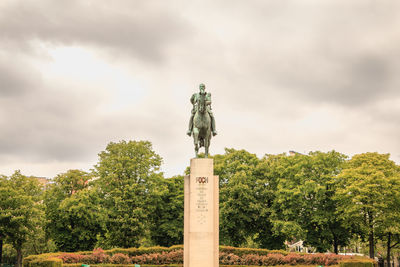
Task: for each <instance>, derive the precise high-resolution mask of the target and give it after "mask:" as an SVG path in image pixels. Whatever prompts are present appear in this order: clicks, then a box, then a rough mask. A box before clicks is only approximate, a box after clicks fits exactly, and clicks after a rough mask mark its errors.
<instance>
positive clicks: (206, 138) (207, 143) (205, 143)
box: [204, 130, 211, 158]
mask: <svg viewBox="0 0 400 267" xmlns="http://www.w3.org/2000/svg"><path fill="white" fill-rule="evenodd" d="M210 134H211V133H210V131H209V130H208V131H207V134H206V136H205V138H204V150H205V154H206V158H208V147H209V146H210V137H209V136H210Z"/></svg>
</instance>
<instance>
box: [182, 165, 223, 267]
mask: <svg viewBox="0 0 400 267" xmlns="http://www.w3.org/2000/svg"><path fill="white" fill-rule="evenodd" d="M213 164H214V161H213V159H200V158H195V159H191V161H190V175H187V176H185V208H184V210H185V214H184V258H183V263H184V267H204V266H207V267H218V266H219V247H218V245H219V181H218V176H214V166H213Z"/></svg>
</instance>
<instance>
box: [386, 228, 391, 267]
mask: <svg viewBox="0 0 400 267" xmlns="http://www.w3.org/2000/svg"><path fill="white" fill-rule="evenodd" d="M391 235H392V234H391V233H390V232H389V233H388V240H387V256H386V261H387V266H388V267H390V243H391V240H390V238H391Z"/></svg>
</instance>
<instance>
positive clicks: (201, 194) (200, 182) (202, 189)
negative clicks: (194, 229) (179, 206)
mask: <svg viewBox="0 0 400 267" xmlns="http://www.w3.org/2000/svg"><path fill="white" fill-rule="evenodd" d="M207 184H208V177H196V212H197V218H196V219H197V222H198V223H199V224H205V223H206V213H207V212H208V209H209V208H208V204H209V203H208V201H207V188H206V187H207Z"/></svg>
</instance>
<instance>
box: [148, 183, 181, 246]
mask: <svg viewBox="0 0 400 267" xmlns="http://www.w3.org/2000/svg"><path fill="white" fill-rule="evenodd" d="M183 186H184V180H183V176H175V177H172V178H169V179H165V180H164V183H163V185H160V186H159V187H158V189H157V190H162V192H161V201H160V202H159V203H158V204H157V206H156V207H155V211H154V212H153V213H152V215H151V221H152V222H153V223H152V225H151V237H152V240H153V241H154V243H155V244H157V245H159V246H164V247H170V246H172V245H176V244H183V198H184V193H183Z"/></svg>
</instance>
